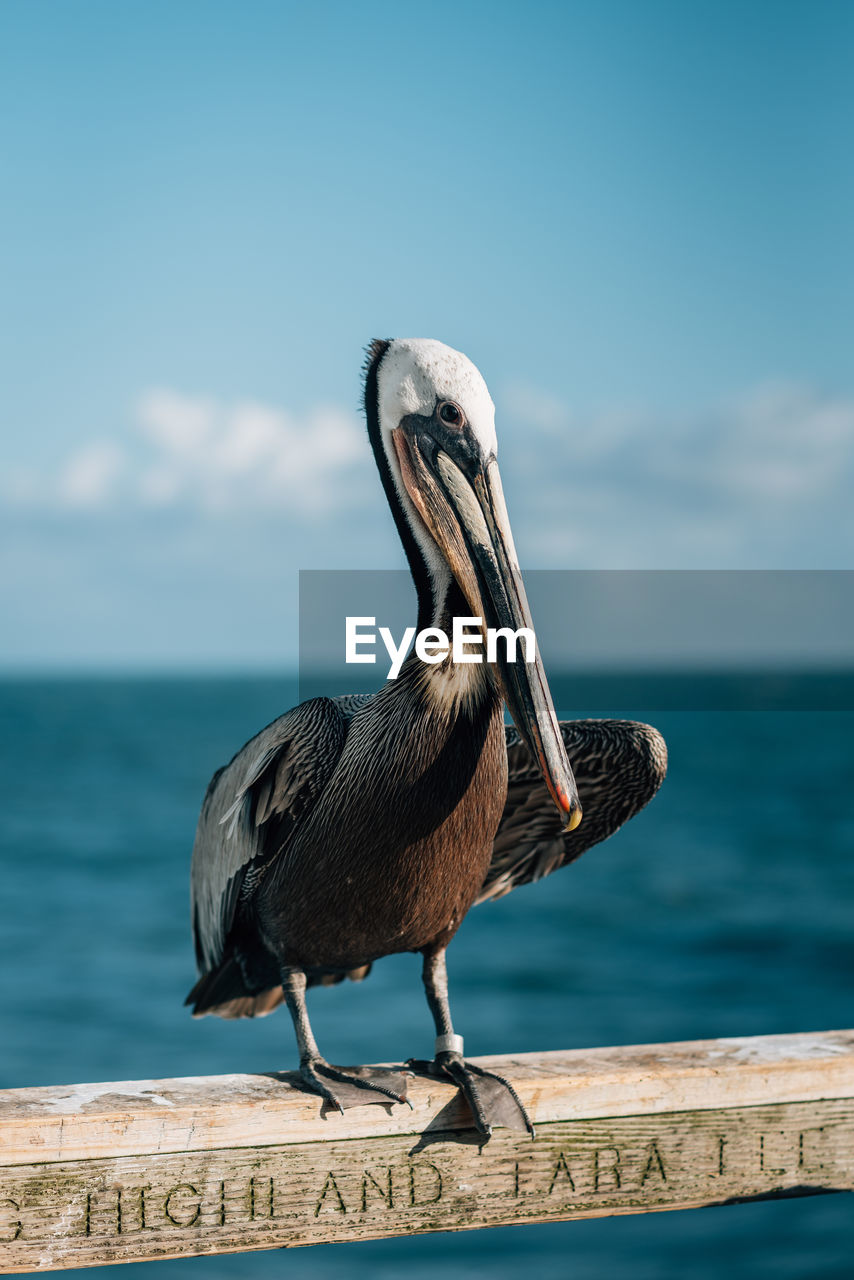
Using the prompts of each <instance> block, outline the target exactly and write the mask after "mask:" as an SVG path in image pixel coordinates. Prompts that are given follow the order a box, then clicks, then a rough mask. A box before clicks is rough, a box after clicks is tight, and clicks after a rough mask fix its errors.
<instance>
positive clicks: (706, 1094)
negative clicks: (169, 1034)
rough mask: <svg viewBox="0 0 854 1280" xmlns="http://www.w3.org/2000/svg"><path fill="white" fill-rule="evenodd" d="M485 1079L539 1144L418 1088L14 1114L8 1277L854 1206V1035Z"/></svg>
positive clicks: (41, 1103) (31, 1097) (260, 1091)
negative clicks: (517, 1103) (389, 1098)
mask: <svg viewBox="0 0 854 1280" xmlns="http://www.w3.org/2000/svg"><path fill="white" fill-rule="evenodd" d="M481 1061H483V1062H484V1063H485V1064H488V1065H490V1066H492V1067H493V1068H494V1069H498V1070H500V1071H501V1072H502V1073H503V1074H505V1075H507V1076H508V1077H510V1078H511V1079H512V1080H513V1083H514V1085H515V1087H516V1088H517V1090H518V1091H519V1093H520V1095H521V1096H522V1098H523V1099H524V1101H525V1103H526V1105H527V1106H528V1107H529V1108H530V1110H531V1112H532V1114H533V1116H534V1119H535V1121H536V1123H537V1138H536V1140H534V1141H533V1142H532V1141H531V1140H530V1139H529V1138H527V1137H526V1136H524V1135H519V1134H516V1133H509V1132H507V1131H503V1130H499V1131H498V1132H497V1133H496V1135H495V1136H494V1137H493V1139H492V1141H491V1142H490V1143H489V1144H487V1145H486V1146H483V1147H480V1146H479V1145H478V1143H477V1141H476V1135H475V1134H474V1132H473V1131H472V1130H471V1128H470V1119H469V1117H468V1116H467V1113H465V1111H464V1110H463V1108H462V1107H461V1106H460V1105H459V1103H458V1101H457V1100H456V1095H455V1090H454V1089H453V1088H452V1087H450V1086H446V1085H442V1084H438V1083H435V1082H432V1081H429V1080H423V1079H418V1078H416V1079H414V1080H413V1082H412V1087H411V1094H412V1098H413V1102H414V1104H415V1109H414V1111H412V1112H410V1111H409V1110H408V1109H407V1108H405V1107H402V1106H394V1107H392V1106H389V1107H385V1106H376V1105H373V1106H366V1107H359V1108H355V1109H353V1110H351V1111H348V1112H347V1113H346V1115H344V1116H339V1115H338V1114H336V1113H332V1114H328V1115H325V1116H324V1115H322V1111H323V1110H324V1108H322V1107H321V1105H320V1103H319V1101H318V1100H317V1099H314V1098H312V1097H311V1096H309V1095H306V1094H303V1093H301V1092H299V1091H298V1090H296V1089H294V1088H292V1087H290V1086H289V1085H288V1084H286V1083H283V1081H282V1080H281V1079H276V1078H274V1077H252V1076H238V1077H220V1078H211V1079H205V1078H200V1079H196V1080H173V1081H158V1082H151V1081H149V1082H139V1083H136V1084H113V1085H100V1086H95V1085H88V1086H77V1087H75V1088H70V1089H22V1090H8V1091H5V1092H4V1093H0V1271H3V1272H6V1273H8V1272H14V1271H25V1270H38V1269H51V1268H61V1267H79V1266H84V1265H93V1264H98V1263H107V1262H117V1261H131V1260H137V1259H143V1258H158V1257H177V1256H181V1255H190V1254H206V1253H207V1254H210V1253H221V1252H229V1251H235V1250H244V1249H264V1248H273V1247H281V1246H283V1245H302V1244H310V1243H315V1242H320V1241H331V1240H353V1239H363V1238H375V1237H379V1236H390V1235H400V1234H410V1233H416V1232H423V1231H433V1230H460V1229H465V1228H469V1227H480V1226H495V1225H499V1224H502V1223H509V1222H532V1221H549V1220H556V1219H567V1218H575V1217H589V1216H597V1215H603V1214H613V1213H630V1212H639V1211H644V1210H659V1209H671V1208H687V1207H691V1206H696V1205H703V1204H716V1203H725V1202H728V1201H732V1200H736V1199H745V1198H753V1197H768V1196H775V1195H786V1194H788V1195H795V1194H798V1195H805V1194H812V1193H816V1192H819V1191H833V1190H852V1189H854V1032H850V1031H846V1032H826V1033H818V1034H814V1035H800V1036H775V1037H758V1038H753V1039H745V1040H718V1041H702V1042H695V1043H692V1044H672V1045H657V1046H641V1047H637V1048H619V1049H605V1050H594V1051H576V1052H570V1053H549V1054H541V1055H537V1054H526V1055H522V1056H520V1057H519V1058H514V1059H501V1060H498V1059H482V1060H481Z"/></svg>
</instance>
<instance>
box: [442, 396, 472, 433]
mask: <svg viewBox="0 0 854 1280" xmlns="http://www.w3.org/2000/svg"><path fill="white" fill-rule="evenodd" d="M439 417H440V418H441V419H442V421H443V422H446V423H447V424H448V426H449V427H462V426H465V421H466V415H465V414H464V413H463V411H462V409H461V408H460V406H459V405H458V404H454V402H453V400H446V401H445V402H444V404H440V405H439Z"/></svg>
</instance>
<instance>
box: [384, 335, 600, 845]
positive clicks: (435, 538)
mask: <svg viewBox="0 0 854 1280" xmlns="http://www.w3.org/2000/svg"><path fill="white" fill-rule="evenodd" d="M368 361H369V363H368V369H367V378H366V386H365V397H366V407H367V414H368V427H369V431H370V434H371V441H372V444H373V447H374V453H375V455H376V457H377V462H378V465H379V468H380V474H381V475H382V478H383V483H384V485H385V488H386V493H387V495H388V498H389V501H390V503H391V506H392V511H393V513H394V515H395V519H396V521H397V524H398V529H399V531H400V533H401V538H402V540H403V543H404V547H405V549H406V551H407V555H408V557H409V561H410V565H411V567H412V570H413V576H414V577H415V579H416V585H418V586H419V597H422V596H423V595H425V594H426V593H424V592H423V590H422V588H423V585H424V582H425V580H426V582H427V584H428V587H429V596H428V597H427V598H428V599H429V601H430V611H431V612H433V613H434V614H435V612H436V609H437V607H438V606H440V605H441V604H442V602H443V601H444V597H445V594H446V591H447V588H448V586H449V585H450V582H451V580H452V579H453V580H454V581H456V583H457V585H458V586H459V589H460V591H461V592H462V594H463V596H464V597H465V600H466V602H467V604H468V606H469V608H470V609H471V611H472V614H473V615H474V616H476V617H479V618H482V619H483V621H484V625H485V626H487V627H493V628H501V627H506V628H509V629H510V630H512V631H517V630H518V629H519V628H520V627H528V628H530V629H532V630H533V622H532V620H531V612H530V608H529V606H528V601H527V598H526V595H525V588H524V585H523V582H522V575H521V572H520V569H519V561H518V558H517V556H516V549H515V546H514V544H513V535H512V533H511V530H510V521H509V518H508V515H507V508H506V506H505V503H504V494H503V491H502V487H501V477H500V475H499V472H498V462H497V460H496V454H497V440H496V435H495V406H494V405H493V403H492V399H491V397H490V395H489V392H488V390H487V387H486V383H485V382H484V380H483V377H482V376H481V374H480V372H479V370H478V369H477V368H476V367H475V366H474V365H473V364H472V362H471V361H470V360H469V359H468V358H467V357H466V356H464V355H463V354H462V352H460V351H455V350H453V348H451V347H447V346H445V344H444V343H442V342H436V341H434V340H432V339H427V338H397V339H394V340H392V341H388V342H385V341H382V342H375V343H373V344H372V346H371V348H370V350H369V357H368ZM424 613H425V611H424V608H423V599H422V611H421V614H420V617H419V625H430V624H431V622H433V621H434V619H433V618H430V619H427V620H426V621H425V620H424ZM499 653H501V646H499ZM497 677H498V681H499V685H500V687H501V692H502V694H503V696H504V699H505V701H506V703H507V706H508V707H509V709H510V714H511V715H512V717H513V719H514V721H515V723H516V727H517V728H518V730H519V732H520V733H521V735H522V737H523V738H524V739H525V741H526V742H527V744H528V746H529V748H530V750H531V752H532V754H533V756H534V758H535V759H536V760H537V761H538V762H539V766H540V769H541V770H542V773H543V777H544V779H545V782H546V785H547V786H548V789H549V792H550V794H551V796H552V798H553V800H554V802H555V804H556V805H557V807H558V809H559V810H560V812H561V814H562V816H563V818H564V821H565V826H566V829H567V830H570V831H571V830H574V828H575V827H577V826H578V823H579V822H580V821H581V806H580V804H579V800H578V791H577V788H576V785H575V779H574V778H573V775H572V769H571V767H570V764H569V760H568V759H567V756H566V750H565V748H564V745H563V740H562V738H561V735H560V731H559V729H558V724H557V717H556V715H555V710H554V704H553V702H552V697H551V693H550V692H549V686H548V682H547V680H546V675H545V670H544V668H543V664H542V660H541V658H540V654H539V649H537V652H536V657H535V661H534V662H533V663H530V664H529V663H526V662H523V661H516V662H509V661H508V660H507V655H506V650H505V651H504V655H503V657H499V660H498V663H497Z"/></svg>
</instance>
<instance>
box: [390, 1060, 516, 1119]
mask: <svg viewBox="0 0 854 1280" xmlns="http://www.w3.org/2000/svg"><path fill="white" fill-rule="evenodd" d="M406 1065H407V1066H408V1067H412V1068H413V1069H414V1070H416V1071H426V1072H428V1073H429V1074H430V1075H431V1076H436V1077H438V1078H439V1079H444V1080H452V1081H453V1082H454V1084H456V1085H458V1086H459V1088H460V1089H461V1090H462V1094H463V1097H464V1098H465V1100H466V1102H467V1103H468V1104H469V1109H470V1111H471V1113H472V1117H473V1119H474V1122H475V1126H476V1127H477V1129H478V1131H479V1132H480V1133H482V1134H483V1135H484V1136H485V1137H486V1138H490V1137H491V1136H492V1129H493V1126H495V1125H502V1126H503V1127H504V1128H505V1129H519V1130H521V1131H522V1132H523V1133H524V1132H527V1133H530V1135H531V1137H532V1138H533V1137H534V1136H535V1133H534V1125H533V1123H532V1121H531V1117H530V1116H529V1115H528V1113H527V1111H526V1110H525V1108H524V1106H523V1105H522V1102H521V1099H520V1098H519V1095H518V1094H517V1092H516V1090H515V1089H514V1088H513V1086H512V1084H511V1083H510V1081H509V1080H505V1079H504V1077H503V1076H499V1075H495V1073H494V1072H492V1071H485V1070H484V1069H483V1067H476V1066H475V1065H474V1063H473V1062H466V1061H465V1059H464V1058H463V1055H462V1053H459V1052H457V1051H456V1050H450V1049H444V1050H441V1051H440V1052H438V1053H437V1054H436V1056H435V1058H434V1059H433V1060H432V1062H425V1061H419V1060H416V1059H410V1060H409V1062H407V1064H406Z"/></svg>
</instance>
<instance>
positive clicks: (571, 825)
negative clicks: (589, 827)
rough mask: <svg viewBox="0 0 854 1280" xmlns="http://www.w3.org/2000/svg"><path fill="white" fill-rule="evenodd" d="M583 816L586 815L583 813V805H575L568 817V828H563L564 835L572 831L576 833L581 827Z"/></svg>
mask: <svg viewBox="0 0 854 1280" xmlns="http://www.w3.org/2000/svg"><path fill="white" fill-rule="evenodd" d="M583 816H584V815H583V813H582V811H581V805H580V804H575V805H574V806H573V808H571V809H570V811H569V814H568V815H567V819H566V826H565V827H564V828H563V830H564V834H566V833H568V832H570V831H574V830H575V828H576V827H577V826H579V825H580V823H581V819H582V817H583Z"/></svg>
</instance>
